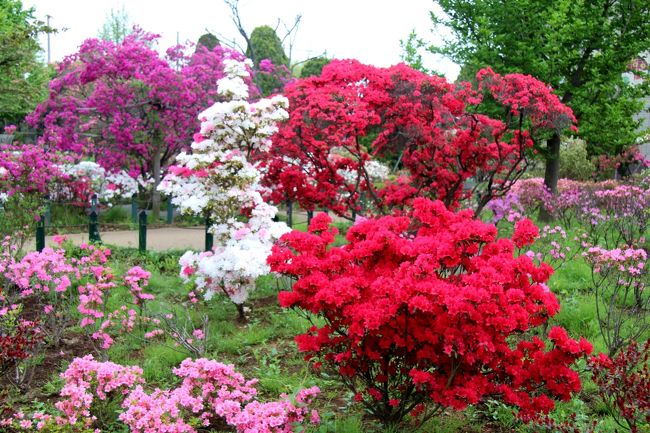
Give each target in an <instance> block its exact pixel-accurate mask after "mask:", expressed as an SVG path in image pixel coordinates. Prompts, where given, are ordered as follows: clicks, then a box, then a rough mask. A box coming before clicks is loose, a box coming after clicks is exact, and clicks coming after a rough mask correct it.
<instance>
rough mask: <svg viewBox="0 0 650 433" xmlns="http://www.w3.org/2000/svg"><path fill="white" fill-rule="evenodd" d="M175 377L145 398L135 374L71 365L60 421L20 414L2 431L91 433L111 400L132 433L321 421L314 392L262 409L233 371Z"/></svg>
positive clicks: (193, 366) (264, 431)
mask: <svg viewBox="0 0 650 433" xmlns="http://www.w3.org/2000/svg"><path fill="white" fill-rule="evenodd" d="M174 374H175V375H176V376H177V377H179V378H180V379H181V382H180V384H179V385H178V386H176V387H175V388H172V389H165V390H161V389H158V388H156V389H154V390H153V391H151V392H148V391H147V390H146V388H145V386H146V385H145V381H144V379H143V377H142V369H141V368H140V367H137V366H132V367H126V366H122V365H118V364H114V363H112V362H98V361H96V360H95V359H94V358H93V357H92V355H87V356H85V357H83V358H76V359H75V360H74V361H73V362H72V363H71V364H70V366H69V367H68V369H67V370H66V371H65V372H64V373H63V374H62V375H61V377H63V379H65V385H64V387H63V389H62V391H61V397H63V399H62V400H61V401H59V402H57V403H56V404H55V407H56V408H57V409H58V410H59V411H60V412H61V414H59V415H58V416H52V415H50V414H47V415H45V414H43V413H36V414H33V415H32V416H31V417H30V416H26V415H25V414H23V413H20V412H19V413H16V414H15V415H14V416H13V417H11V418H8V419H5V420H0V425H4V426H12V427H14V428H17V429H26V428H31V427H32V426H34V425H36V424H37V423H39V424H40V427H37V428H38V429H40V428H42V427H43V426H44V425H46V423H48V422H50V423H52V422H55V423H56V424H57V425H59V426H65V425H68V426H72V428H73V429H76V430H78V429H90V428H93V427H95V424H96V421H98V419H99V416H100V414H99V413H98V411H99V410H101V409H102V404H104V403H106V402H108V401H110V400H118V401H121V407H122V408H123V409H124V411H123V412H122V413H121V414H119V416H118V420H119V421H120V422H122V423H124V424H126V426H127V427H128V428H129V429H130V431H131V433H197V432H198V431H201V430H205V429H206V428H210V427H211V428H213V429H214V428H219V427H221V426H223V425H224V424H227V425H229V426H232V427H234V428H235V430H236V431H237V432H238V433H290V432H293V431H294V427H295V426H296V425H297V424H301V423H305V422H311V423H313V424H317V423H318V422H319V420H320V419H319V416H318V413H317V412H316V411H314V410H312V411H310V410H309V409H308V406H309V405H311V403H312V402H313V400H314V398H315V397H316V395H318V393H319V392H320V390H319V389H318V387H312V388H307V389H302V390H300V391H299V392H298V393H297V394H296V396H295V398H294V399H289V398H288V397H287V396H286V395H281V396H280V397H281V398H280V400H278V401H272V402H260V401H257V400H256V395H257V390H256V389H255V387H254V385H255V383H256V382H257V380H256V379H252V380H246V379H245V378H244V376H242V375H241V374H240V373H238V372H237V371H235V369H234V367H233V366H232V365H226V364H222V363H220V362H217V361H214V360H209V359H205V358H201V359H197V360H192V359H189V358H188V359H186V360H184V361H183V362H182V363H181V364H180V366H179V367H178V368H175V369H174ZM95 431H98V429H96V430H95Z"/></svg>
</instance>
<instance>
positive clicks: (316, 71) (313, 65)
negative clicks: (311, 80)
mask: <svg viewBox="0 0 650 433" xmlns="http://www.w3.org/2000/svg"><path fill="white" fill-rule="evenodd" d="M331 61H332V60H331V59H328V58H327V57H325V56H319V57H314V58H313V59H309V60H307V61H306V62H305V63H304V64H303V66H302V68H301V69H300V78H307V77H317V76H319V75H320V74H321V72H322V71H323V68H324V67H325V66H326V65H327V64H328V63H329V62H331Z"/></svg>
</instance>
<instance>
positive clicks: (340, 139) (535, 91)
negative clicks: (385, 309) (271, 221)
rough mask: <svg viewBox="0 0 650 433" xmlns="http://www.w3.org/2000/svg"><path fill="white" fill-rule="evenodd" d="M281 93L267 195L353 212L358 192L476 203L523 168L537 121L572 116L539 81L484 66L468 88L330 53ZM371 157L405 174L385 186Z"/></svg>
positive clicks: (540, 124)
mask: <svg viewBox="0 0 650 433" xmlns="http://www.w3.org/2000/svg"><path fill="white" fill-rule="evenodd" d="M285 96H286V97H287V98H288V99H289V120H288V121H287V122H285V123H284V125H282V126H281V128H280V130H279V132H278V133H277V134H276V136H275V137H274V139H273V143H274V147H273V149H272V154H273V156H272V158H271V159H270V160H268V161H266V166H267V169H266V172H265V178H264V183H265V185H266V186H268V187H269V188H270V189H271V192H270V198H271V199H272V200H273V201H275V202H283V201H287V200H290V201H294V202H297V203H299V204H300V206H301V207H302V208H304V209H307V210H313V209H314V207H315V206H320V207H326V208H328V209H331V210H332V211H334V212H336V213H337V214H339V215H341V216H344V217H347V218H350V219H354V215H353V214H354V213H355V212H359V211H361V210H362V209H361V204H360V198H361V196H362V195H365V197H366V198H367V199H368V203H369V205H370V209H369V210H370V211H373V212H374V213H378V214H385V213H390V211H391V209H390V208H391V206H390V205H389V204H393V203H399V204H400V205H401V206H403V205H404V203H405V202H406V204H408V203H410V202H411V201H412V199H413V198H414V197H417V196H426V197H430V198H436V199H439V200H442V201H444V202H445V204H446V205H448V206H451V207H457V206H458V205H459V202H460V201H463V200H470V199H472V200H474V203H473V204H475V205H476V208H477V209H481V208H483V206H485V204H486V203H487V202H489V200H491V199H492V198H494V197H495V196H500V195H502V194H504V193H505V192H506V191H507V190H508V189H509V188H510V186H512V183H513V182H514V181H516V180H517V179H518V178H519V177H520V176H521V174H522V173H523V171H524V169H525V168H526V157H527V156H526V154H527V152H528V151H529V150H530V149H531V148H532V147H533V146H534V144H535V141H536V140H537V139H538V138H539V137H540V136H541V135H540V134H541V133H543V131H548V130H549V129H552V130H562V129H565V128H568V127H571V126H572V125H573V124H574V123H575V117H574V116H573V114H572V112H571V110H570V109H569V108H568V107H566V106H564V105H563V104H562V103H561V102H560V100H559V99H558V98H557V96H555V95H554V94H553V93H552V91H551V90H550V89H549V88H548V86H546V85H545V84H544V83H541V82H540V81H537V80H536V79H534V78H532V77H530V76H527V75H522V74H508V75H504V76H501V75H499V74H496V73H494V71H492V70H490V69H485V70H482V71H480V72H479V73H478V74H477V86H476V87H475V88H473V87H472V85H471V84H469V83H461V84H460V85H453V84H451V83H448V82H447V81H445V80H444V79H443V78H440V77H436V76H429V75H426V74H424V73H421V72H419V71H416V70H414V69H412V68H410V67H408V66H406V65H403V64H401V65H396V66H393V67H390V68H376V67H373V66H368V65H363V64H361V63H359V62H357V61H354V60H334V61H332V62H330V63H329V64H328V65H327V66H326V67H325V68H323V72H322V74H321V76H319V77H309V78H306V79H301V80H297V81H296V82H294V83H292V84H289V85H287V86H286V87H285ZM484 99H491V100H493V101H495V103H496V104H498V105H500V106H501V107H503V108H504V111H505V113H507V115H506V116H505V118H504V119H497V118H492V117H489V116H487V115H484V114H482V113H481V112H480V110H481V103H482V101H483V100H484ZM378 157H381V158H384V159H387V160H390V161H393V164H394V165H395V166H399V168H401V169H403V170H404V173H403V179H402V180H403V181H402V182H393V183H391V188H384V186H385V185H384V183H385V181H386V180H387V179H381V180H380V181H377V180H376V179H372V176H371V173H370V172H369V169H368V167H369V165H368V162H369V161H371V160H374V159H376V158H378ZM470 178H473V179H475V180H477V181H478V182H477V185H476V187H475V188H473V190H467V189H465V183H466V181H467V180H468V179H470ZM397 197H399V200H398V198H397Z"/></svg>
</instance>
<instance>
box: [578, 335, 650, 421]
mask: <svg viewBox="0 0 650 433" xmlns="http://www.w3.org/2000/svg"><path fill="white" fill-rule="evenodd" d="M649 357H650V340H646V342H645V343H644V344H643V345H639V344H637V343H636V342H632V343H631V344H630V345H629V346H628V347H627V349H625V350H624V351H621V352H620V353H619V354H618V355H616V357H614V358H613V359H610V358H609V357H608V356H606V355H604V354H602V353H601V354H600V356H598V357H593V358H592V359H591V360H590V363H589V364H590V366H591V368H592V369H593V380H594V382H595V383H596V385H598V387H599V390H598V392H599V394H600V397H601V398H602V399H603V400H604V401H605V403H606V404H608V405H609V407H610V408H611V409H613V411H612V414H614V418H615V420H616V421H617V422H618V423H619V425H621V426H624V427H627V428H628V429H629V430H630V431H631V432H632V433H636V432H637V431H639V427H641V426H642V425H646V426H648V425H650V369H648V359H649ZM623 423H625V424H623Z"/></svg>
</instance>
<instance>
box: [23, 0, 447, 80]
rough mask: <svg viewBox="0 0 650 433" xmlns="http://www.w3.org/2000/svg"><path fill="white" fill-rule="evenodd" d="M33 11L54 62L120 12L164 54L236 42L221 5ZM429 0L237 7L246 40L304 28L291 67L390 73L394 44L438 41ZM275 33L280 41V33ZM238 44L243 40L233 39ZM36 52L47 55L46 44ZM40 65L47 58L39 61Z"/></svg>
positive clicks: (119, 1) (268, 2)
mask: <svg viewBox="0 0 650 433" xmlns="http://www.w3.org/2000/svg"><path fill="white" fill-rule="evenodd" d="M23 4H24V5H25V7H34V9H35V15H36V17H37V18H39V19H41V20H43V21H45V19H46V16H47V15H50V16H51V18H50V23H51V25H52V26H53V27H55V28H58V29H65V30H64V31H60V32H59V33H58V34H54V35H51V36H50V56H51V60H52V61H57V60H61V59H62V58H63V57H65V56H66V55H68V54H72V53H74V52H76V50H77V48H78V47H79V45H80V44H81V43H82V42H83V41H84V40H85V39H86V38H89V37H96V36H97V34H98V32H99V29H100V28H101V27H102V25H103V24H104V22H105V21H106V19H107V17H108V16H109V15H110V12H111V10H115V11H119V10H121V9H122V8H124V10H125V11H126V13H127V14H128V17H129V19H130V21H131V22H132V23H134V24H137V25H139V26H140V27H142V28H143V29H144V30H147V31H149V32H153V33H157V34H160V35H161V39H160V41H159V48H160V49H161V50H163V51H164V49H166V48H167V47H169V46H171V45H174V44H175V43H176V40H177V37H178V39H179V41H180V42H181V43H185V42H187V41H192V42H196V40H197V39H198V38H199V36H200V35H201V34H203V33H206V32H207V31H210V32H212V33H214V34H217V35H221V36H223V37H225V38H228V39H233V38H235V37H236V36H238V33H237V30H236V27H235V26H234V24H233V23H232V21H231V13H230V10H229V9H228V7H227V6H226V5H225V3H224V2H223V1H222V0H185V1H178V0H130V1H125V0H23ZM433 7H434V4H433V1H432V0H399V1H396V0H319V1H316V0H240V7H239V11H240V17H241V20H242V23H243V25H244V28H245V29H246V30H247V31H248V33H249V34H250V32H251V31H252V30H253V29H254V28H255V27H257V26H260V25H270V26H271V27H275V26H276V24H277V22H278V19H280V20H282V21H283V22H285V23H287V24H291V23H293V21H294V19H295V17H296V16H297V15H299V14H300V15H302V20H301V22H300V26H299V29H298V33H297V35H296V39H295V43H294V47H293V53H292V61H293V62H297V61H300V60H304V59H307V58H309V57H312V56H317V55H320V54H323V53H326V54H327V56H328V57H330V58H355V59H358V60H359V61H361V62H363V63H367V64H373V65H376V66H390V65H393V64H395V63H399V62H400V53H401V52H402V50H401V48H400V44H399V42H400V39H406V38H407V36H408V35H409V33H410V32H411V30H413V29H415V30H416V32H417V33H418V35H419V36H420V37H421V38H423V39H424V40H426V41H428V42H434V41H439V40H440V36H439V35H437V34H434V33H433V32H432V31H431V27H432V24H431V21H430V19H429V11H430V10H432V9H433ZM282 29H283V27H282V25H280V27H279V30H278V33H279V34H281V33H282ZM237 40H238V41H240V43H241V41H242V39H241V37H239V39H237ZM41 46H42V47H43V49H44V50H46V49H47V48H46V47H47V41H46V37H45V36H43V37H41ZM44 56H45V58H46V54H44ZM423 59H424V64H425V66H426V67H428V68H432V69H435V70H437V71H439V72H441V73H443V74H445V75H446V76H447V78H448V79H450V80H453V79H455V78H456V76H457V75H458V71H459V67H458V66H457V65H455V64H454V63H452V62H451V61H449V60H447V59H441V58H435V57H434V56H433V55H430V54H429V55H426V56H423Z"/></svg>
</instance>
